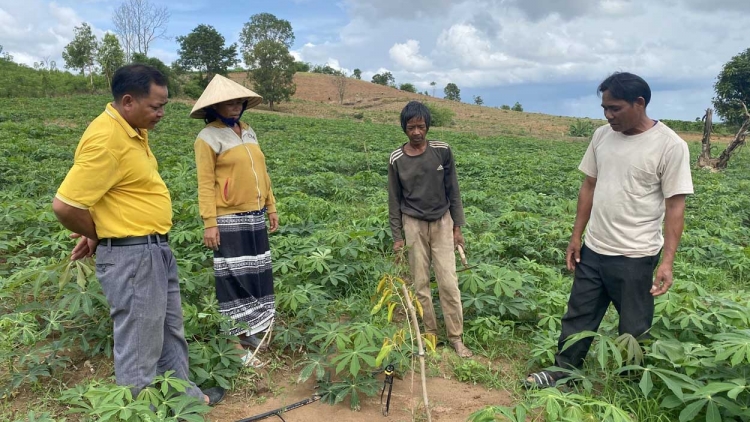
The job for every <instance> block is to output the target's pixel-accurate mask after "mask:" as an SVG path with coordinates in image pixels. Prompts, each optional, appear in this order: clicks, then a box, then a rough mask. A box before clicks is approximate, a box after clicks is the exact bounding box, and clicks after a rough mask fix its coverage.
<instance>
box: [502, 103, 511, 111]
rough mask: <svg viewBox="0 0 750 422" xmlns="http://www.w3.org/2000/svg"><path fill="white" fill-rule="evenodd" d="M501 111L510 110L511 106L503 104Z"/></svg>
mask: <svg viewBox="0 0 750 422" xmlns="http://www.w3.org/2000/svg"><path fill="white" fill-rule="evenodd" d="M500 109H501V110H510V106H509V105H508V104H503V105H501V106H500Z"/></svg>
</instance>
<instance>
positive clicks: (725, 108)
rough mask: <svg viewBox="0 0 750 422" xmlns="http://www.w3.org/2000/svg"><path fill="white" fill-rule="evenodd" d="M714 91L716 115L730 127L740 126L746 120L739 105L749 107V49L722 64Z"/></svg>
mask: <svg viewBox="0 0 750 422" xmlns="http://www.w3.org/2000/svg"><path fill="white" fill-rule="evenodd" d="M714 90H715V91H716V97H714V99H713V104H714V108H715V109H716V114H718V115H719V116H721V118H722V119H723V120H724V121H725V122H726V123H728V124H730V125H733V126H739V125H741V124H742V122H744V121H745V118H746V117H745V113H744V111H743V109H742V105H741V103H744V104H745V105H746V106H748V107H750V48H748V49H747V50H745V51H743V52H742V53H740V54H738V55H736V56H734V57H732V58H731V59H730V60H729V61H728V62H726V63H724V66H723V67H722V69H721V72H719V75H718V76H717V77H716V83H715V84H714Z"/></svg>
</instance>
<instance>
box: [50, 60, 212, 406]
mask: <svg viewBox="0 0 750 422" xmlns="http://www.w3.org/2000/svg"><path fill="white" fill-rule="evenodd" d="M112 95H113V96H114V102H112V103H110V104H108V105H107V108H106V109H105V110H104V113H102V114H100V115H99V117H97V118H96V119H94V121H93V122H91V124H90V125H89V127H88V128H87V129H86V132H84V134H83V137H82V138H81V141H80V142H79V144H78V148H77V149H76V152H75V161H74V164H73V167H72V168H71V169H70V171H69V172H68V175H67V176H66V177H65V180H64V181H63V183H62V185H60V188H59V190H58V191H57V195H56V196H55V199H54V200H53V204H52V208H53V210H54V212H55V215H56V216H57V218H58V220H59V221H60V223H62V225H63V226H65V227H66V228H67V229H70V230H71V231H73V232H74V233H75V234H74V235H73V237H80V241H79V243H78V244H77V245H76V247H75V248H74V249H73V253H72V256H71V259H73V260H76V259H80V258H83V257H84V256H92V255H94V253H95V254H96V277H97V278H98V279H99V282H100V283H101V286H102V291H103V292H104V294H105V296H106V297H107V302H108V303H109V306H110V315H111V316H112V319H113V322H114V342H115V347H114V355H115V377H116V379H117V383H118V384H120V385H129V386H131V387H132V389H133V395H136V394H138V392H140V390H142V389H143V388H144V387H146V386H148V385H149V384H151V382H152V381H153V379H154V377H155V376H156V375H157V374H161V373H164V372H166V371H168V370H172V371H175V376H177V377H179V378H182V379H184V380H188V376H189V374H190V371H189V369H188V349H187V342H186V341H185V334H184V329H183V322H182V306H181V303H180V286H179V280H178V277H177V265H176V262H175V258H174V256H173V255H172V251H171V250H170V248H169V244H168V243H167V242H168V236H167V232H168V231H169V229H170V228H171V227H172V202H171V199H170V197H169V191H168V190H167V187H166V185H165V184H164V181H163V180H162V179H161V176H160V175H159V172H158V166H157V163H156V159H155V158H154V155H153V154H152V153H151V149H150V148H149V146H148V129H153V128H154V126H156V124H157V123H158V122H159V120H161V118H162V117H163V116H164V105H165V104H166V103H167V80H166V78H165V77H164V75H162V74H161V73H160V72H159V71H158V70H156V69H155V68H153V67H151V66H145V65H128V66H124V67H121V68H120V69H118V70H117V71H116V72H115V74H114V76H113V77H112ZM186 393H187V394H188V395H190V396H193V397H195V398H197V399H203V400H205V401H206V402H208V403H209V404H211V405H213V404H216V403H218V402H219V401H221V400H222V399H223V397H224V390H223V389H221V388H218V387H215V388H212V389H208V390H206V391H205V392H203V391H201V390H200V389H199V388H198V387H197V386H196V385H195V384H194V383H192V382H191V383H190V387H189V388H188V389H187V391H186ZM204 393H205V394H204Z"/></svg>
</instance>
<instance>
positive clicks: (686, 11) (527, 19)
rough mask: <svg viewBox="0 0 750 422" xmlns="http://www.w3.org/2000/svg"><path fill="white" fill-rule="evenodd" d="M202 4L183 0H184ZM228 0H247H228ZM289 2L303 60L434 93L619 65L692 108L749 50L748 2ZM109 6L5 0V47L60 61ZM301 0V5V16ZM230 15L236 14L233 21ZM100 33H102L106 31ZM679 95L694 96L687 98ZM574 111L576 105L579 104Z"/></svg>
mask: <svg viewBox="0 0 750 422" xmlns="http://www.w3.org/2000/svg"><path fill="white" fill-rule="evenodd" d="M155 1H156V2H158V3H160V4H166V3H165V0H155ZM294 2H296V3H294ZM200 4H201V3H199V2H198V0H185V1H184V2H182V3H181V7H182V8H183V9H190V8H194V7H196V5H200ZM230 4H231V5H236V4H239V2H237V0H230ZM286 4H287V5H288V6H290V7H295V11H294V13H293V12H292V11H290V12H289V14H288V15H287V16H280V17H283V18H285V19H289V20H290V21H291V23H292V25H293V27H294V29H295V32H296V33H297V34H296V35H297V44H296V45H295V48H294V50H293V51H292V54H293V55H294V57H295V58H296V59H297V60H302V61H307V62H310V63H313V64H319V65H324V64H328V65H329V66H332V67H336V68H339V69H346V70H347V71H348V69H354V68H359V69H361V70H362V73H363V79H365V80H369V79H370V78H371V77H372V75H373V74H375V73H378V72H382V71H384V70H387V69H385V68H386V67H390V68H391V69H388V70H390V71H391V72H392V74H393V75H394V77H395V78H396V82H397V83H405V82H410V83H412V84H414V85H415V86H417V87H418V88H419V89H420V90H424V89H427V90H429V91H430V92H431V87H430V86H429V82H430V81H435V82H437V84H438V85H437V88H438V91H440V90H442V87H443V86H445V84H446V83H448V82H454V83H456V84H458V86H459V87H460V88H462V89H464V88H466V89H467V90H468V91H469V92H472V90H475V91H476V92H477V94H481V95H482V98H485V101H486V102H488V99H489V97H488V96H485V95H484V92H485V91H490V90H495V91H498V92H499V91H500V90H502V89H503V87H509V86H529V87H532V88H533V89H536V90H540V89H544V88H543V87H544V86H553V87H559V86H571V85H572V84H574V85H575V86H576V87H587V86H594V87H595V86H596V83H598V82H599V81H600V80H601V79H603V78H604V77H606V76H607V75H608V74H610V73H611V72H613V71H616V70H625V71H632V72H634V73H638V74H640V75H641V76H643V77H644V78H645V79H646V80H647V81H649V82H651V81H669V84H670V86H669V93H668V94H665V96H664V102H665V103H667V104H668V107H670V109H672V110H675V111H676V112H679V113H687V110H686V107H692V106H693V105H694V104H698V103H700V102H704V98H705V101H710V96H711V95H712V92H711V86H712V84H713V81H714V80H715V77H716V75H717V74H718V72H719V71H720V69H721V66H722V65H723V63H725V62H726V61H727V60H729V59H730V58H731V57H732V56H734V55H736V54H739V53H740V52H742V51H744V50H745V49H746V48H747V47H748V45H747V36H746V33H747V31H746V28H745V26H746V25H745V23H746V21H747V19H746V18H743V16H744V17H746V16H747V12H750V1H748V0H714V1H712V2H710V3H706V2H705V1H703V0H664V1H662V2H649V1H647V0H567V1H559V0H414V1H412V2H410V3H408V4H405V3H403V1H401V0H341V2H339V3H336V4H333V5H332V4H329V3H326V4H325V5H322V2H314V1H309V0H290V1H289V2H287V3H286ZM295 4H296V6H294V5H295ZM112 7H113V6H112V3H100V2H98V1H96V2H92V0H56V1H55V2H50V1H49V0H23V1H22V2H21V1H14V0H0V44H2V45H3V47H4V50H5V51H8V52H9V53H10V54H12V55H14V56H15V57H16V60H17V61H23V62H24V63H28V64H31V63H33V62H34V61H39V60H41V59H43V58H46V57H49V58H51V59H52V60H56V61H57V63H58V67H62V64H63V62H62V59H61V57H60V56H61V53H62V50H63V48H64V46H65V45H66V44H67V43H68V42H70V41H71V40H72V39H73V27H74V26H76V25H80V23H81V22H83V21H84V20H86V21H88V22H89V23H90V24H92V25H94V24H96V25H98V27H100V28H103V29H110V28H111V25H110V23H109V14H110V13H111V8H112ZM97 8H98V9H97ZM303 8H304V11H305V13H297V12H298V10H296V9H303ZM175 10H176V9H175ZM316 10H319V13H317V14H316ZM308 12H309V13H308ZM216 13H217V16H216V17H215V19H212V22H211V24H212V25H214V26H215V27H216V28H217V30H219V31H220V32H222V33H224V34H231V35H230V37H229V38H236V35H237V34H238V31H239V30H240V29H241V27H242V24H243V23H244V19H245V17H244V16H243V17H242V18H236V17H235V16H234V15H236V10H234V9H233V8H231V7H227V8H224V9H217V10H216ZM178 15H179V16H177V15H176V16H174V18H173V20H175V21H177V22H176V23H177V24H179V25H182V26H181V27H184V28H188V27H190V28H192V27H194V26H195V25H197V24H199V23H201V21H200V19H202V17H201V14H190V13H180V14H178ZM295 15H300V16H303V17H298V18H295V17H294V16H295ZM230 18H232V19H234V20H232V23H231V24H226V22H228V21H230V20H231V19H230ZM92 19H93V20H92ZM222 23H223V24H222ZM172 24H173V25H174V24H175V22H172ZM179 25H178V26H179ZM94 30H95V33H96V34H97V36H99V37H101V34H102V31H100V30H99V29H97V28H96V27H95V28H94ZM231 41H232V39H228V42H231ZM176 51H177V46H176V43H175V42H174V41H164V40H160V41H159V42H158V43H156V45H155V46H153V47H152V49H151V50H150V53H151V54H153V55H155V56H156V57H158V58H160V59H161V60H163V61H165V62H167V63H169V62H171V61H172V60H174V59H176V58H177V55H176ZM334 65H335V66H334ZM558 91H559V90H558ZM558 91H556V92H557V94H556V95H558V97H556V99H555V101H557V104H558V109H559V108H560V107H563V106H562V101H563V99H562V97H560V96H561V95H565V97H564V98H565V101H573V100H572V99H571V98H573V99H575V98H578V97H581V96H582V95H585V94H588V92H586V93H577V92H573V93H572V92H571V90H564V91H565V93H564V94H562V93H560V92H558ZM514 92H518V93H523V92H524V91H523V90H517V91H514ZM589 92H590V91H589ZM519 95H521V94H514V96H516V97H519ZM681 96H682V97H685V98H690V100H689V101H687V100H686V103H685V104H686V105H684V106H683V105H681V104H680V101H679V98H681ZM517 99H518V100H519V101H521V102H522V103H524V99H523V98H520V97H519V98H517ZM529 100H530V99H529ZM588 100H589V99H588V98H586V99H585V100H582V102H585V101H588ZM667 100H669V101H667ZM488 105H493V104H491V103H488ZM524 105H525V103H524ZM566 107H568V106H566ZM596 107H598V102H595V109H596ZM568 108H570V109H573V108H575V106H574V105H572V103H571V105H569V107H568ZM556 110H557V109H556ZM596 111H598V110H596ZM691 114H693V113H691Z"/></svg>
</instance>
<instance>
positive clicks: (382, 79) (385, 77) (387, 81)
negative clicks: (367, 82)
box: [372, 72, 396, 86]
mask: <svg viewBox="0 0 750 422" xmlns="http://www.w3.org/2000/svg"><path fill="white" fill-rule="evenodd" d="M372 83H375V84H378V85H385V86H389V85H393V84H395V83H396V79H395V78H394V77H393V75H392V74H391V72H383V73H376V74H375V75H373V77H372Z"/></svg>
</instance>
